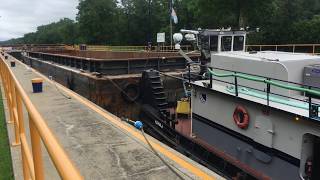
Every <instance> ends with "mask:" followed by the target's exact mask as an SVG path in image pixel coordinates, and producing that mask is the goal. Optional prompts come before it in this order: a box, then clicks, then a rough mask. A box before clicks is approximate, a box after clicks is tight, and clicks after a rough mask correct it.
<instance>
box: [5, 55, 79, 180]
mask: <svg viewBox="0 0 320 180" xmlns="http://www.w3.org/2000/svg"><path fill="white" fill-rule="evenodd" d="M0 75H1V79H2V85H3V88H4V92H5V96H6V98H7V105H8V110H9V115H10V119H9V120H8V121H7V123H13V126H14V132H15V139H14V142H13V143H12V145H13V146H20V147H21V159H22V168H23V177H24V179H28V180H29V179H33V180H42V179H44V166H43V160H42V153H41V140H42V142H43V144H44V145H45V148H46V150H47V151H48V153H49V155H50V158H51V160H52V162H53V164H54V165H55V167H56V170H57V171H58V173H59V175H60V177H61V178H62V179H72V180H74V179H83V178H82V176H81V175H80V173H79V171H78V170H77V168H76V167H75V166H74V165H73V163H72V162H71V160H70V159H69V158H68V156H67V154H66V153H65V151H64V150H63V149H62V147H61V145H60V144H59V142H58V141H57V139H56V138H55V137H54V135H53V133H52V132H51V130H50V129H49V127H48V126H47V124H46V123H45V121H44V119H43V118H42V116H41V115H40V113H39V112H38V111H37V109H36V108H35V106H34V105H33V104H32V102H31V100H30V99H29V97H28V96H27V94H26V92H25V91H24V90H23V88H22V87H21V85H20V83H19V82H18V80H17V79H16V77H15V76H14V74H13V72H12V71H11V69H10V67H9V66H8V64H7V63H6V62H5V60H4V57H3V56H2V55H1V54H0ZM24 107H25V109H26V111H27V113H28V120H29V121H28V122H29V129H30V137H31V148H30V147H29V144H28V142H27V136H26V129H25V127H24V117H23V108H24Z"/></svg>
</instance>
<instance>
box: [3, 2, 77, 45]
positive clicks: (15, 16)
mask: <svg viewBox="0 0 320 180" xmlns="http://www.w3.org/2000/svg"><path fill="white" fill-rule="evenodd" d="M77 5H78V0H0V16H1V17H0V41H3V40H8V39H11V38H17V37H21V36H23V35H24V34H25V33H29V32H34V31H36V28H37V26H40V25H44V24H49V23H51V22H54V21H58V20H59V19H61V18H64V17H67V18H70V19H75V17H76V14H77Z"/></svg>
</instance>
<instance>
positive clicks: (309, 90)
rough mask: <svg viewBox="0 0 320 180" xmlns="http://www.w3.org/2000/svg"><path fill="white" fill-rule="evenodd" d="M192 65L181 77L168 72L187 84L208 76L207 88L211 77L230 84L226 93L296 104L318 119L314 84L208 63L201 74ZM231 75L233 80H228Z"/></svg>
mask: <svg viewBox="0 0 320 180" xmlns="http://www.w3.org/2000/svg"><path fill="white" fill-rule="evenodd" d="M193 64H196V65H198V66H200V67H201V66H202V65H199V64H198V63H193ZM191 66H192V64H188V68H187V71H188V72H186V73H185V75H184V77H182V78H180V77H174V76H171V77H172V78H176V79H180V80H182V81H183V82H187V83H189V84H192V83H195V81H193V79H194V78H195V79H202V80H207V81H208V82H209V83H208V84H206V85H205V86H206V87H207V88H209V89H213V86H214V84H213V83H214V81H215V82H221V83H224V84H227V85H230V87H227V89H226V91H227V92H228V93H232V94H234V96H236V97H238V96H239V94H240V93H243V94H246V95H248V96H253V97H256V98H260V99H265V100H266V106H267V107H269V106H270V102H276V103H279V104H283V105H287V106H292V107H296V108H299V109H302V110H307V111H308V118H310V119H314V120H317V121H319V120H320V117H319V112H320V89H319V87H314V86H309V85H305V84H301V83H296V82H290V81H285V80H281V79H276V78H270V77H264V76H259V75H254V74H249V73H242V72H238V71H232V70H228V69H223V68H217V67H207V66H202V67H205V68H208V73H206V74H205V76H204V75H199V74H196V73H193V72H192V70H191V69H192V68H191ZM217 71H219V72H217ZM221 72H223V73H221ZM160 73H161V72H160ZM161 74H162V75H165V76H168V75H166V74H164V73H161ZM224 78H229V81H227V80H223V79H224ZM230 78H231V80H233V81H230ZM239 79H245V80H249V81H255V82H258V83H261V84H265V88H264V89H263V90H262V89H258V88H254V87H250V86H248V85H244V84H240V83H239ZM272 87H277V88H281V89H286V90H290V91H293V92H299V93H300V94H301V96H290V95H285V94H280V93H277V92H274V91H272ZM316 112H318V113H316Z"/></svg>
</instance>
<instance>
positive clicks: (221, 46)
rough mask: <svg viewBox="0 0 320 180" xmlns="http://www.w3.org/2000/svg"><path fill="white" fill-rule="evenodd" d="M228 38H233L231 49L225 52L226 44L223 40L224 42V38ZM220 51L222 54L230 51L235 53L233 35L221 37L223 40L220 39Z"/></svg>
mask: <svg viewBox="0 0 320 180" xmlns="http://www.w3.org/2000/svg"><path fill="white" fill-rule="evenodd" d="M226 37H228V38H229V37H231V41H230V49H228V50H225V48H224V49H222V48H223V47H224V43H223V40H224V38H226ZM228 46H229V45H228ZM220 51H221V52H228V51H233V35H225V36H221V38H220Z"/></svg>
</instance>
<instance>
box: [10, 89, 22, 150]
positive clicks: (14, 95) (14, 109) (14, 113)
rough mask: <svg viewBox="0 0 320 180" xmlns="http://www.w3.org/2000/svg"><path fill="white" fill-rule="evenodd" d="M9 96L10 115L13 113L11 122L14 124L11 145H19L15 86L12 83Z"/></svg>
mask: <svg viewBox="0 0 320 180" xmlns="http://www.w3.org/2000/svg"><path fill="white" fill-rule="evenodd" d="M11 97H12V115H13V124H14V134H15V142H14V143H13V144H12V146H18V145H20V144H21V143H20V134H19V122H18V118H19V117H18V111H17V101H16V94H15V87H14V84H13V83H12V86H11Z"/></svg>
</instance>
